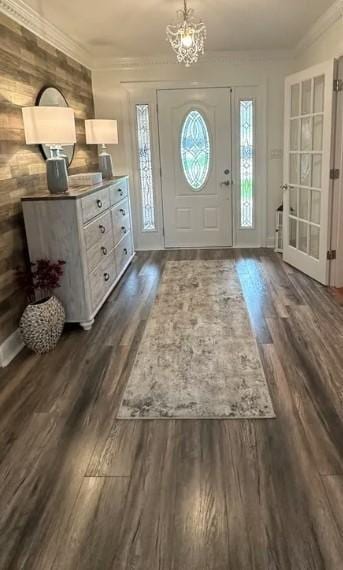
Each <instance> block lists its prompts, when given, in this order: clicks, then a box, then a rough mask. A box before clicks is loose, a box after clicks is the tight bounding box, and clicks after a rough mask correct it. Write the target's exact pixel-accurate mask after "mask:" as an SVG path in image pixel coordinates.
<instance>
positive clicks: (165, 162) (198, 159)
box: [158, 88, 232, 247]
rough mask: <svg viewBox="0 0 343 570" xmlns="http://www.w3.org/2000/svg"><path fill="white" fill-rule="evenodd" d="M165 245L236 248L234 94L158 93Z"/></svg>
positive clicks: (222, 91) (211, 91)
mask: <svg viewBox="0 0 343 570" xmlns="http://www.w3.org/2000/svg"><path fill="white" fill-rule="evenodd" d="M158 117H159V137H160V154H161V169H162V196H163V218H164V233H165V246H166V247H226V246H231V245H232V189H231V182H232V178H231V177H232V173H231V124H230V120H231V92H230V89H229V88H208V89H170V90H161V91H158Z"/></svg>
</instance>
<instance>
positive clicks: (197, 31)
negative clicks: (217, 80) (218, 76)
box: [166, 0, 206, 67]
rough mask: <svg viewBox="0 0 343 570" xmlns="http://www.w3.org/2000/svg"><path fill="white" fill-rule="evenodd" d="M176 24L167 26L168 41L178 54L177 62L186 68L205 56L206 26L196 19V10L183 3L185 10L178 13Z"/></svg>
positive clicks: (185, 2)
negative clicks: (201, 56) (200, 56)
mask: <svg viewBox="0 0 343 570" xmlns="http://www.w3.org/2000/svg"><path fill="white" fill-rule="evenodd" d="M177 17H178V21H177V23H176V24H170V25H169V26H167V30H166V31H167V40H168V41H169V43H170V45H171V47H172V49H173V50H174V52H175V53H176V57H177V61H178V62H179V63H184V64H185V66H186V67H189V66H190V65H192V63H196V62H197V61H198V58H199V55H203V54H204V47H205V39H206V26H205V24H204V23H203V22H201V21H200V22H197V21H196V20H195V18H194V10H192V9H190V8H188V7H187V1H186V0H184V2H183V10H178V11H177Z"/></svg>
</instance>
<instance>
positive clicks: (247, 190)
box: [240, 100, 255, 229]
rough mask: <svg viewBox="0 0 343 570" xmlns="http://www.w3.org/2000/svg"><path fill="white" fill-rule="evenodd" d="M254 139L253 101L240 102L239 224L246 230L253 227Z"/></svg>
mask: <svg viewBox="0 0 343 570" xmlns="http://www.w3.org/2000/svg"><path fill="white" fill-rule="evenodd" d="M254 138H255V137H254V101H252V100H244V101H240V193H241V199H240V223H241V228H247V229H248V228H252V227H253V225H254V191H255V172H254V170H255V165H254V161H255V140H254Z"/></svg>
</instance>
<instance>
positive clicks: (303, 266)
mask: <svg viewBox="0 0 343 570" xmlns="http://www.w3.org/2000/svg"><path fill="white" fill-rule="evenodd" d="M333 79H334V62H333V61H330V62H327V63H323V64H320V65H317V66H315V67H312V68H310V69H307V70H305V71H302V72H300V73H297V74H295V75H291V76H289V77H288V78H287V79H286V92H285V144H284V190H285V192H284V260H285V261H286V262H287V263H289V264H290V265H293V266H294V267H296V268H297V269H300V270H301V271H303V272H304V273H306V274H307V275H309V276H310V277H313V278H314V279H316V280H318V281H320V282H321V283H323V284H324V285H327V284H328V255H327V254H328V249H329V240H330V213H331V210H330V202H331V196H330V189H331V184H330V182H331V181H330V167H331V166H330V165H331V137H332V113H333V93H334V90H333Z"/></svg>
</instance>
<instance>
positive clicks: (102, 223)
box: [22, 176, 134, 330]
mask: <svg viewBox="0 0 343 570" xmlns="http://www.w3.org/2000/svg"><path fill="white" fill-rule="evenodd" d="M22 205H23V212H24V221H25V229H26V236H27V243H28V248H29V254H30V259H31V261H35V260H37V259H41V258H49V259H52V260H57V259H63V260H64V261H66V265H65V272H64V276H63V279H62V283H61V287H60V288H59V289H58V290H56V295H57V296H58V297H59V298H60V299H61V301H62V303H63V305H64V307H65V310H66V320H67V322H77V323H80V324H81V326H82V327H83V328H84V329H86V330H89V329H90V328H91V326H92V324H93V322H94V318H95V315H96V314H97V312H98V311H99V309H100V308H101V306H102V305H103V303H104V302H105V300H106V299H107V297H108V296H109V294H110V293H111V291H112V290H113V288H114V287H115V285H116V283H117V282H118V281H119V279H120V278H121V276H122V275H123V273H124V272H125V270H126V269H127V267H128V265H129V264H130V262H131V260H132V258H133V256H134V248H133V240H132V220H131V208H130V195H129V180H128V177H127V176H122V177H116V178H114V179H113V180H111V181H107V182H104V183H102V184H98V185H96V186H89V187H84V188H77V189H72V190H70V192H68V193H67V194H63V195H52V194H42V195H33V196H26V197H25V198H23V199H22Z"/></svg>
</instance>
